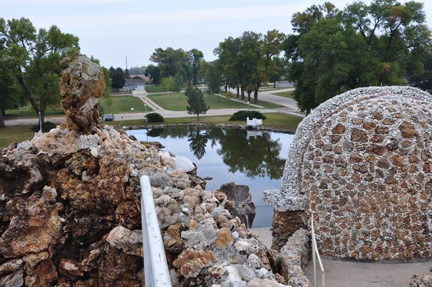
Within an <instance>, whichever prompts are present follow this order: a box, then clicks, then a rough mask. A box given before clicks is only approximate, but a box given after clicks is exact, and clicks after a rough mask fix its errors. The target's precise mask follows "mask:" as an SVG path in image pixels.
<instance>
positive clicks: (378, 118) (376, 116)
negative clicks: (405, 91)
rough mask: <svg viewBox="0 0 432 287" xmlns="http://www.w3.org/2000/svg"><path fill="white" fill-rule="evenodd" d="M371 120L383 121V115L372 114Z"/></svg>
mask: <svg viewBox="0 0 432 287" xmlns="http://www.w3.org/2000/svg"><path fill="white" fill-rule="evenodd" d="M372 118H373V119H375V120H382V119H383V114H382V113H381V112H373V113H372Z"/></svg>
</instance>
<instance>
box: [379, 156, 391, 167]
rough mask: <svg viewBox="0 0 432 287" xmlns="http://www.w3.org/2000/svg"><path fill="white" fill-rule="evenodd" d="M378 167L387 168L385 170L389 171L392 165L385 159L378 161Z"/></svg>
mask: <svg viewBox="0 0 432 287" xmlns="http://www.w3.org/2000/svg"><path fill="white" fill-rule="evenodd" d="M377 165H378V167H379V168H385V169H389V168H390V163H389V162H388V161H387V160H386V159H384V158H382V159H380V160H379V161H378V163H377Z"/></svg>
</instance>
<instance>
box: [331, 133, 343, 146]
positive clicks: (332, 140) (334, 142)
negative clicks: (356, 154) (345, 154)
mask: <svg viewBox="0 0 432 287" xmlns="http://www.w3.org/2000/svg"><path fill="white" fill-rule="evenodd" d="M341 138H342V137H341V136H336V135H331V136H330V142H331V143H332V144H336V143H338V142H339V141H340V139H341Z"/></svg>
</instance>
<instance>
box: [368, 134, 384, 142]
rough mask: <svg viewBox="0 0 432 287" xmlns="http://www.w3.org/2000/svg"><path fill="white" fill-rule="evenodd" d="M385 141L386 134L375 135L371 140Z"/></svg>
mask: <svg viewBox="0 0 432 287" xmlns="http://www.w3.org/2000/svg"><path fill="white" fill-rule="evenodd" d="M383 141H384V136H381V135H373V136H372V138H371V142H373V143H382V142H383Z"/></svg>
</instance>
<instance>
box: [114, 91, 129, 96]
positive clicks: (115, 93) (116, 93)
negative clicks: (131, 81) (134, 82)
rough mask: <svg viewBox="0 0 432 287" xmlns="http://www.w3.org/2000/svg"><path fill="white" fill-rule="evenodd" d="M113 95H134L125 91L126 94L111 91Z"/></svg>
mask: <svg viewBox="0 0 432 287" xmlns="http://www.w3.org/2000/svg"><path fill="white" fill-rule="evenodd" d="M111 94H113V95H125V94H129V95H132V91H125V92H120V91H111Z"/></svg>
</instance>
